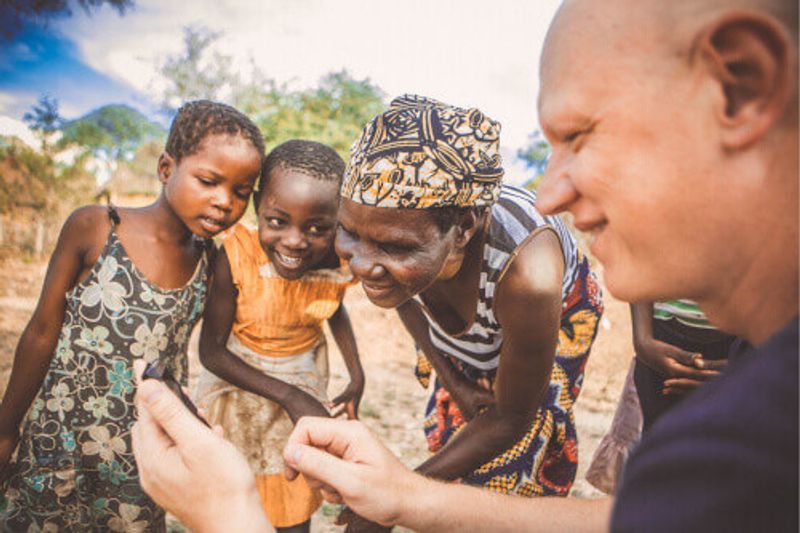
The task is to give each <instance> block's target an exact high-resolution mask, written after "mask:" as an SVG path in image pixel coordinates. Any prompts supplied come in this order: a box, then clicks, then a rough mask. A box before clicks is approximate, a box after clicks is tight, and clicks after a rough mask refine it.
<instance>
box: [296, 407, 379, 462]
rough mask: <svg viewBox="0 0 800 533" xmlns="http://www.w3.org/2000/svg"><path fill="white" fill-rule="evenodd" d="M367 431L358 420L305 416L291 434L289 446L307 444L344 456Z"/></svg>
mask: <svg viewBox="0 0 800 533" xmlns="http://www.w3.org/2000/svg"><path fill="white" fill-rule="evenodd" d="M367 431H368V430H366V428H364V427H363V426H361V425H360V423H358V422H352V421H348V420H337V419H334V418H325V417H316V416H304V417H302V418H301V419H300V420H298V421H297V424H296V425H295V427H294V431H292V434H291V435H289V439H288V441H287V448H288V445H290V444H305V445H308V446H314V447H316V448H321V449H323V450H326V451H328V452H330V453H332V454H334V455H336V456H337V457H342V456H343V455H344V454H345V452H346V451H347V449H348V447H349V446H350V445H351V443H352V442H355V440H356V439H357V438H361V435H363V433H364V432H367Z"/></svg>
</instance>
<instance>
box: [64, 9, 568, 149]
mask: <svg viewBox="0 0 800 533" xmlns="http://www.w3.org/2000/svg"><path fill="white" fill-rule="evenodd" d="M558 3H559V1H558V0H538V1H535V2H528V1H519V0H495V1H494V2H491V3H490V2H486V1H485V0H437V1H431V0H405V1H403V2H388V1H378V0H340V1H338V2H326V1H324V0H272V1H269V2H266V1H247V0H226V1H214V0H196V1H194V2H192V3H191V4H185V3H179V2H160V1H159V0H137V2H136V4H135V8H134V10H132V11H130V12H129V13H128V14H126V15H125V16H124V17H119V16H118V15H117V14H116V12H114V11H113V10H110V9H108V8H106V9H103V10H101V11H99V12H98V13H96V14H94V15H93V16H91V17H89V18H87V17H85V16H84V15H78V14H77V13H76V16H75V17H74V18H72V19H67V20H66V21H65V22H63V23H62V24H61V25H60V29H61V30H62V31H63V32H64V33H66V34H67V35H68V36H69V37H70V38H71V39H73V40H74V41H75V42H76V43H77V44H78V47H79V49H80V51H81V54H82V56H83V58H84V60H85V61H86V62H87V63H88V64H89V65H91V66H92V67H93V68H95V69H97V70H98V71H100V72H103V73H105V74H107V75H110V76H112V77H114V78H116V79H118V80H120V81H123V82H125V83H127V84H130V85H132V86H134V87H136V88H137V89H139V90H140V91H143V92H146V93H150V94H152V93H153V92H155V91H156V90H157V87H158V74H157V69H156V66H155V65H156V63H158V62H163V61H164V59H165V58H166V57H168V55H170V54H176V53H179V52H180V51H181V49H182V38H183V31H182V28H183V27H184V26H187V25H200V26H206V27H208V28H210V29H212V30H214V31H220V32H224V37H223V38H222V39H220V40H219V41H218V42H217V49H218V50H219V51H220V52H221V53H224V54H228V55H231V56H233V63H232V67H233V68H234V69H236V70H237V71H241V72H246V71H247V70H248V68H247V65H248V63H249V61H250V58H252V60H253V61H254V62H255V64H256V65H257V66H258V67H259V68H261V69H262V70H263V72H264V73H265V74H266V75H267V76H269V77H271V78H273V79H275V80H277V81H279V82H286V81H292V82H293V83H294V84H295V85H297V86H308V85H312V84H315V83H316V82H317V80H318V79H319V78H320V77H321V76H322V75H324V74H326V73H328V72H331V71H334V70H339V69H342V68H346V69H347V70H349V71H350V72H351V73H352V74H353V75H354V76H356V77H359V78H361V77H369V78H370V79H371V80H372V81H373V82H374V83H376V84H377V85H379V86H380V87H382V88H383V89H384V90H385V91H386V92H387V93H388V94H389V95H390V96H395V95H398V94H402V93H405V92H416V93H420V94H425V95H428V96H432V97H436V98H439V99H442V100H444V101H447V102H449V103H453V104H456V105H462V106H477V107H480V108H481V109H482V110H483V111H484V112H485V113H486V114H488V115H489V116H491V117H492V118H495V119H497V120H500V121H501V122H502V123H503V143H504V144H505V146H506V147H507V148H508V149H512V150H516V148H517V147H519V146H521V145H523V144H524V143H525V140H526V138H527V135H528V133H530V132H531V131H533V130H534V129H536V127H537V124H536V109H535V99H536V94H537V85H538V68H537V65H538V58H539V53H540V50H541V46H542V41H543V39H544V35H545V32H546V29H547V26H548V25H549V23H550V20H551V19H552V17H553V14H554V13H555V10H556V8H557V6H558Z"/></svg>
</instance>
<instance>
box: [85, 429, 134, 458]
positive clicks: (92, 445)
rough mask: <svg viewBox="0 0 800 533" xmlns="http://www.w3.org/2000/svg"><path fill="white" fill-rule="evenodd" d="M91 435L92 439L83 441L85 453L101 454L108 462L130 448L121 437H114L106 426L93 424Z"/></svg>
mask: <svg viewBox="0 0 800 533" xmlns="http://www.w3.org/2000/svg"><path fill="white" fill-rule="evenodd" d="M89 436H90V437H91V438H92V440H89V441H86V442H84V443H83V446H82V448H83V453H85V454H86V455H99V456H100V457H101V458H102V459H103V460H104V461H106V462H111V461H113V460H114V455H116V454H122V453H125V451H126V450H127V448H128V447H127V446H126V445H125V441H124V440H122V439H121V438H120V437H112V436H111V432H110V431H109V430H108V428H107V427H105V426H92V427H91V428H89Z"/></svg>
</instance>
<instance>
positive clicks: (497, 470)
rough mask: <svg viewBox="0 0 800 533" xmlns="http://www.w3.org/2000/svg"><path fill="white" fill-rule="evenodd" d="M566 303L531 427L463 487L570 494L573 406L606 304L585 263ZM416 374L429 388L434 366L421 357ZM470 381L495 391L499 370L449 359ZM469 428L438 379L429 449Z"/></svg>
mask: <svg viewBox="0 0 800 533" xmlns="http://www.w3.org/2000/svg"><path fill="white" fill-rule="evenodd" d="M579 268H580V271H579V275H578V276H577V279H576V281H575V283H574V285H573V288H572V290H571V291H570V293H569V295H568V296H567V298H566V299H565V301H564V304H563V311H562V315H561V325H560V329H559V335H558V345H557V347H556V357H555V362H554V365H553V371H552V373H551V376H550V385H549V387H548V389H547V392H546V394H545V398H544V400H543V401H542V405H541V406H540V407H539V408H538V409H537V411H536V415H535V416H534V417H533V418H532V419H531V421H530V424H529V425H528V429H527V431H526V432H525V434H524V435H523V436H522V438H520V439H519V440H518V441H517V442H516V443H515V444H514V445H513V446H512V447H510V448H509V449H507V450H506V451H505V452H503V453H502V454H500V455H498V456H497V457H495V458H494V459H492V460H491V461H488V462H487V463H485V464H484V465H483V466H481V467H480V468H478V469H477V470H475V471H473V472H471V473H470V474H468V475H467V476H465V477H464V478H463V479H462V482H463V483H467V484H470V485H477V486H483V487H486V488H488V489H490V490H494V491H497V492H501V493H505V494H517V495H520V496H528V497H531V496H566V495H567V493H568V492H569V489H570V488H571V487H572V483H573V481H574V480H575V473H576V471H577V469H578V446H577V432H576V429H575V418H574V415H573V411H572V406H573V404H574V403H575V401H576V400H577V398H578V394H579V393H580V390H581V385H582V384H583V373H584V369H585V368H586V362H587V359H588V356H589V352H590V350H591V347H592V343H593V342H594V339H595V337H596V335H597V329H598V326H599V323H600V318H601V316H602V314H603V303H602V298H601V293H600V288H599V285H598V283H597V280H596V278H595V277H594V274H592V273H591V271H590V270H589V265H588V262H587V261H586V260H585V259H584V260H583V262H582V264H581V265H580V267H579ZM417 355H418V361H417V368H416V374H417V378H418V379H419V381H420V383H421V384H422V385H423V386H424V387H427V386H428V383H429V379H430V376H431V371H432V369H431V365H430V363H429V361H428V360H427V359H425V357H424V356H423V355H422V354H421V353H418V354H417ZM450 359H451V361H452V362H453V364H454V365H455V366H456V368H458V369H459V370H461V372H462V373H463V375H464V376H465V377H467V379H469V380H470V381H472V382H474V383H476V384H481V385H482V386H488V387H489V388H490V390H491V387H492V386H493V384H494V380H495V377H496V372H497V371H496V369H493V370H488V371H485V370H479V369H477V368H475V367H473V366H470V365H468V364H466V363H464V362H463V361H461V360H459V359H456V358H454V357H450ZM465 424H466V421H465V420H464V417H463V416H462V415H461V412H460V410H459V408H458V405H456V403H455V401H453V400H452V398H451V397H450V394H449V393H448V392H447V391H446V390H445V389H444V387H442V385H441V383H440V382H439V381H438V380H436V381H435V383H434V387H433V391H432V393H431V396H430V399H429V401H428V405H427V407H426V410H425V422H424V426H423V429H424V430H425V436H426V439H427V441H428V449H429V450H430V451H431V452H437V451H438V450H440V449H441V448H442V446H444V445H445V444H446V443H447V442H448V441H449V440H450V439H451V438H452V437H453V435H455V434H456V433H457V432H458V431H460V430H461V429H462V428H463V427H464V426H465Z"/></svg>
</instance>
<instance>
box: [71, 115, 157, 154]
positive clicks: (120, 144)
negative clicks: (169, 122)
mask: <svg viewBox="0 0 800 533" xmlns="http://www.w3.org/2000/svg"><path fill="white" fill-rule="evenodd" d="M62 132H63V134H64V137H63V140H64V142H66V143H77V144H81V145H84V146H88V147H90V148H94V149H105V150H107V151H109V152H111V153H114V154H117V153H120V152H131V151H134V150H136V149H137V148H138V147H139V146H141V145H142V144H143V143H146V142H148V141H151V140H161V139H163V138H164V137H166V135H167V131H166V130H165V129H164V127H163V126H161V125H160V124H158V123H157V122H153V121H151V120H149V119H148V118H147V117H146V116H144V114H142V113H141V112H139V111H137V110H136V109H134V108H132V107H130V106H127V105H123V104H111V105H105V106H103V107H99V108H97V109H95V110H93V111H90V112H89V113H87V114H86V115H84V116H82V117H80V118H78V119H75V120H70V121H67V122H65V123H64V126H63V128H62Z"/></svg>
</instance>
